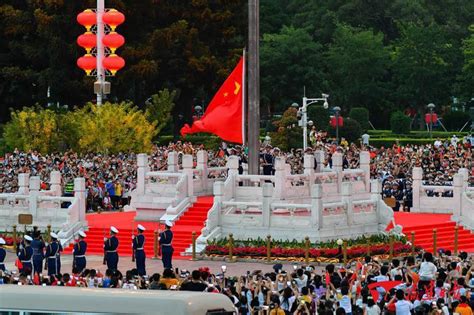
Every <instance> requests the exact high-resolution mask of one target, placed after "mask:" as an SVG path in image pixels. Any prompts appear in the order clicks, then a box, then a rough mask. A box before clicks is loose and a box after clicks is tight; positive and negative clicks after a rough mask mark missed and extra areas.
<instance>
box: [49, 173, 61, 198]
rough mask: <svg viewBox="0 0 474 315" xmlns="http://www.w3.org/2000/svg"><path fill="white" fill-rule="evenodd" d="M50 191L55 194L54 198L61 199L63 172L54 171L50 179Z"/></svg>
mask: <svg viewBox="0 0 474 315" xmlns="http://www.w3.org/2000/svg"><path fill="white" fill-rule="evenodd" d="M49 185H50V187H49V189H50V191H51V192H52V193H53V196H58V197H60V196H61V195H62V188H61V172H59V171H52V172H51V175H50V179H49Z"/></svg>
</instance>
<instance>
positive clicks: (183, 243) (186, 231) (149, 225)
mask: <svg viewBox="0 0 474 315" xmlns="http://www.w3.org/2000/svg"><path fill="white" fill-rule="evenodd" d="M212 203H213V197H198V198H197V201H196V203H194V204H193V205H192V207H190V208H189V209H188V210H187V211H186V212H185V213H184V214H183V215H182V216H181V217H180V218H179V220H178V221H175V226H174V227H173V228H172V231H173V234H174V237H173V247H174V254H173V256H174V258H179V257H181V253H182V252H184V251H185V250H186V248H188V247H189V246H190V245H191V243H192V232H193V231H196V235H197V236H199V235H201V229H202V228H203V227H204V221H206V219H207V212H208V211H209V209H210V208H211V207H212ZM86 218H87V221H88V223H89V230H88V231H87V232H86V233H87V239H86V242H87V254H88V255H103V253H104V248H103V246H104V237H108V236H109V228H110V226H115V227H116V228H117V229H118V230H119V234H118V235H117V237H118V239H119V242H120V245H119V249H118V253H119V255H121V256H132V246H131V244H132V232H134V233H135V234H136V230H135V229H136V226H137V225H138V224H141V225H143V226H144V227H145V228H146V231H145V232H144V235H145V238H146V242H145V252H146V255H147V257H152V256H153V237H154V231H155V230H157V229H158V227H159V224H158V223H155V222H136V221H134V218H135V211H131V212H113V213H101V214H97V213H94V214H88V215H87V216H86ZM160 228H161V230H163V229H164V226H163V225H161V227H160ZM72 248H73V245H71V246H69V247H68V248H66V249H65V251H64V252H65V253H71V252H72Z"/></svg>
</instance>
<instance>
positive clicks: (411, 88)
mask: <svg viewBox="0 0 474 315" xmlns="http://www.w3.org/2000/svg"><path fill="white" fill-rule="evenodd" d="M399 28H400V32H401V36H400V38H398V39H397V40H396V41H395V42H394V45H393V51H392V60H393V67H392V71H393V74H394V83H395V84H396V85H395V86H396V94H397V97H398V98H399V99H402V100H408V101H409V103H410V104H413V105H415V107H416V108H418V109H420V110H422V109H423V108H424V106H426V104H428V103H429V102H430V101H432V100H437V101H438V102H443V101H448V100H449V96H450V95H451V94H450V89H449V88H446V87H447V86H449V85H450V82H449V80H452V79H454V78H453V77H452V76H451V75H450V72H451V71H452V66H453V62H454V59H453V56H452V55H453V54H454V53H455V51H454V46H453V44H452V42H451V39H449V37H448V36H447V34H446V31H445V29H444V28H442V27H440V26H439V25H437V24H435V23H430V24H429V25H422V24H419V23H400V24H399ZM392 126H393V124H392ZM392 130H393V127H392Z"/></svg>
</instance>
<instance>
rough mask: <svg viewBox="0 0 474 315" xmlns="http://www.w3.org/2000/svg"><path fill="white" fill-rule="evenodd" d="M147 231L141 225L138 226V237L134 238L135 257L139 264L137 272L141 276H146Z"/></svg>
mask: <svg viewBox="0 0 474 315" xmlns="http://www.w3.org/2000/svg"><path fill="white" fill-rule="evenodd" d="M144 231H145V227H144V226H143V225H141V224H139V225H138V226H137V233H138V235H137V236H134V237H133V241H132V246H133V254H134V255H135V262H136V264H137V271H138V275H139V276H144V275H146V270H145V260H146V255H145V250H144V247H145V235H143V232H144Z"/></svg>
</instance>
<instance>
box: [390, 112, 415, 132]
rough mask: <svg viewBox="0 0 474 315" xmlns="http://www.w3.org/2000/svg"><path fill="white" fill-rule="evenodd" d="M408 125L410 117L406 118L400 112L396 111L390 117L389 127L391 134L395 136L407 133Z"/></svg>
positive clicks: (408, 130)
mask: <svg viewBox="0 0 474 315" xmlns="http://www.w3.org/2000/svg"><path fill="white" fill-rule="evenodd" d="M410 124H411V119H410V117H408V116H406V115H405V114H403V113H402V112H400V111H396V112H394V113H393V114H392V115H391V116H390V126H391V127H392V132H393V133H395V134H407V133H409V132H410Z"/></svg>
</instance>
